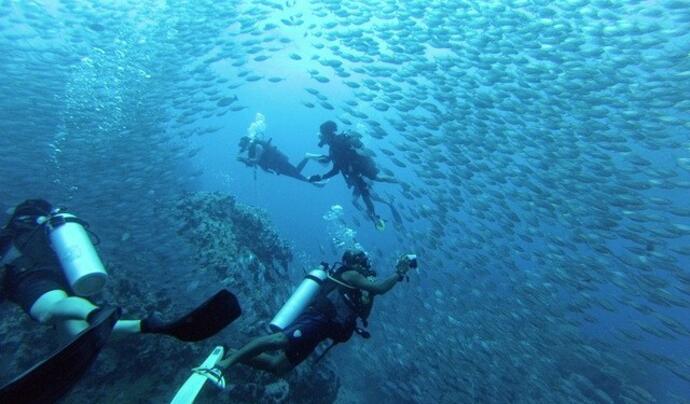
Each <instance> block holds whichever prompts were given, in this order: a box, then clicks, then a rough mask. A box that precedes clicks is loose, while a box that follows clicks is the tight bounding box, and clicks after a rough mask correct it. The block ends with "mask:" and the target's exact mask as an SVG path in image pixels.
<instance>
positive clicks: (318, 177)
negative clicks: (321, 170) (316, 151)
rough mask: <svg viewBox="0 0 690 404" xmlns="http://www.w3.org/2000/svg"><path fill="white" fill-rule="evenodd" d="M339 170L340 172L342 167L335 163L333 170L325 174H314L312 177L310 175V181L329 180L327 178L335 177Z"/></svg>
mask: <svg viewBox="0 0 690 404" xmlns="http://www.w3.org/2000/svg"><path fill="white" fill-rule="evenodd" d="M339 172H340V167H339V166H337V165H335V164H333V168H331V170H330V171H329V172H327V173H326V174H324V175H312V176H311V177H309V182H319V181H323V180H327V179H329V178H331V177H333V176H334V175H336V174H338V173H339Z"/></svg>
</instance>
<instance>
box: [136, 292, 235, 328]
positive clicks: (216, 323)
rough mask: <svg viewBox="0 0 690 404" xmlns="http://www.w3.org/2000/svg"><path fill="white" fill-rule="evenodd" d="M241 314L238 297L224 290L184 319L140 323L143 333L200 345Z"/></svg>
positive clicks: (155, 319)
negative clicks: (194, 342) (170, 337)
mask: <svg viewBox="0 0 690 404" xmlns="http://www.w3.org/2000/svg"><path fill="white" fill-rule="evenodd" d="M241 314H242V308H241V307H240V304H239V302H238V301H237V297H235V295H234V294H232V292H230V291H229V290H227V289H222V290H220V291H219V292H218V293H216V294H215V295H214V296H213V297H211V298H210V299H208V300H206V301H205V302H204V303H202V304H201V305H200V306H199V307H197V308H196V309H194V310H192V311H191V312H189V313H187V314H185V315H184V316H182V317H181V318H179V319H177V320H175V321H172V322H168V323H166V322H164V321H162V320H160V319H158V318H157V317H148V318H146V319H144V320H142V322H141V332H142V333H151V334H165V335H170V336H172V337H175V338H177V339H179V340H182V341H201V340H203V339H206V338H208V337H210V336H212V335H215V334H216V333H218V332H219V331H220V330H222V329H223V328H225V326H227V325H228V324H230V323H232V322H233V321H235V320H237V318H238V317H239V316H240V315H241Z"/></svg>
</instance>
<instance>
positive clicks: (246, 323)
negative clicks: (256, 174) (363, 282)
mask: <svg viewBox="0 0 690 404" xmlns="http://www.w3.org/2000/svg"><path fill="white" fill-rule="evenodd" d="M164 213H165V215H166V216H167V217H169V218H170V225H169V226H168V227H166V228H158V229H152V230H151V231H152V232H156V233H158V235H160V234H165V233H166V232H167V233H170V234H167V235H166V237H167V238H173V237H174V238H177V239H179V240H178V241H179V244H180V245H186V247H187V248H189V253H190V255H191V256H192V257H193V261H195V262H196V265H191V268H190V264H185V265H180V268H183V269H180V268H171V267H162V266H161V265H159V263H156V262H147V260H148V261H152V260H151V259H149V258H147V255H146V254H141V255H140V256H136V257H134V256H131V255H124V254H123V255H119V254H115V256H112V257H107V261H108V270H109V273H110V281H109V285H108V287H107V288H106V290H104V292H103V293H102V294H101V295H100V296H97V297H96V299H95V300H96V301H97V302H107V303H108V304H110V305H119V306H121V307H123V310H124V315H123V318H141V317H144V316H146V315H149V314H151V313H156V314H157V315H160V316H162V317H164V318H166V319H173V318H175V317H177V316H179V315H180V314H181V313H184V312H185V311H187V310H189V308H191V307H194V306H195V305H197V304H199V303H200V302H201V301H202V300H203V299H205V298H207V297H209V296H211V295H212V294H213V293H214V292H215V291H217V290H218V289H219V288H220V287H225V288H227V289H229V290H231V291H232V292H233V293H235V294H236V295H237V297H238V299H239V300H240V303H241V305H242V309H243V315H242V317H241V318H240V319H239V320H237V321H235V322H234V323H233V324H231V325H230V326H228V327H226V328H225V329H224V330H223V331H222V332H221V333H219V334H218V335H216V336H214V337H212V338H209V339H208V340H206V341H202V342H199V343H183V342H180V341H177V340H175V339H174V338H170V337H166V336H156V335H142V336H140V335H134V336H113V337H111V341H110V343H109V344H108V346H106V348H105V349H104V350H103V351H102V352H101V354H100V356H99V358H98V359H97V361H96V363H95V364H94V366H93V368H92V369H91V370H90V371H89V372H88V373H87V375H86V376H85V377H84V378H83V379H82V380H81V382H80V383H79V384H78V385H77V386H76V387H75V389H74V390H73V391H72V392H71V393H70V394H69V395H68V396H67V397H66V398H65V400H64V402H66V403H83V402H92V403H116V402H117V403H122V402H128V403H151V402H168V401H169V400H170V399H171V398H172V396H173V395H174V393H175V390H176V389H177V388H178V387H179V386H180V385H181V384H182V383H183V382H184V380H185V379H186V378H187V377H188V376H189V369H190V368H192V367H194V366H198V364H199V363H200V362H201V361H202V360H203V358H205V357H206V355H207V354H208V352H210V351H211V349H212V348H213V347H214V346H216V345H219V344H225V345H227V346H229V347H232V348H238V347H240V346H241V345H242V344H244V343H246V342H247V341H249V339H250V338H252V337H254V336H257V335H265V334H266V332H267V327H266V325H267V322H268V321H269V320H270V318H271V316H272V315H273V314H274V313H275V312H276V311H277V310H278V309H279V308H280V305H282V304H283V302H284V301H285V300H286V299H287V297H288V295H289V293H290V291H291V290H292V289H293V288H294V286H295V285H293V282H292V281H290V280H288V277H287V273H286V272H287V271H286V270H287V266H288V264H289V263H290V261H291V260H292V251H291V248H290V247H289V246H288V244H287V243H286V242H284V241H283V240H282V239H281V238H280V237H279V236H278V234H277V233H276V232H275V230H274V229H273V228H272V225H271V223H270V221H269V220H268V219H267V217H266V215H265V214H264V213H263V212H262V211H260V210H258V209H255V208H252V207H249V206H246V205H243V204H241V203H238V202H237V201H236V200H235V199H234V198H233V197H232V196H228V195H223V194H218V193H193V194H187V195H184V196H183V197H182V198H181V199H179V202H178V203H177V205H176V206H173V207H169V208H167V211H166V212H164ZM171 245H172V244H171ZM153 247H154V246H147V245H142V246H141V249H142V250H146V249H147V248H153ZM131 267H136V268H137V269H138V271H131V270H128V268H131ZM142 268H148V271H147V272H145V273H144V272H142ZM151 271H158V272H159V274H158V276H152V275H156V273H155V272H154V273H153V274H152V273H151ZM2 310H4V312H3V321H2V323H1V325H0V341H2V352H5V353H7V352H13V353H15V352H16V354H13V355H11V356H10V355H7V356H6V355H4V354H3V361H4V362H5V363H4V364H3V366H2V368H1V369H0V378H1V380H0V381H1V382H6V381H8V380H9V379H11V378H12V377H13V376H14V375H17V374H19V373H20V372H21V371H23V370H25V369H27V368H28V367H30V366H31V365H32V364H34V363H36V362H37V361H39V360H40V359H42V358H44V357H45V356H46V355H48V354H49V353H50V352H51V351H54V350H55V349H57V345H56V343H55V342H54V340H55V334H54V331H53V330H52V329H50V327H45V326H41V325H39V324H37V323H34V322H32V321H31V320H30V319H29V318H28V316H26V315H25V314H23V313H22V312H21V310H20V309H19V308H18V307H16V306H14V305H11V304H5V305H3V307H2ZM226 376H227V379H228V388H227V390H226V391H222V392H221V391H218V390H217V389H214V388H213V387H212V386H207V387H206V389H205V390H204V391H203V392H202V393H201V395H200V396H199V398H198V399H197V401H196V403H205V402H209V403H210V402H213V403H223V402H232V403H287V402H290V403H293V402H294V403H332V402H334V401H335V400H336V396H337V393H338V388H339V379H338V377H337V376H336V373H335V372H334V370H333V366H332V364H331V363H330V362H329V360H328V358H326V359H325V360H323V361H321V362H319V363H318V364H315V363H312V361H311V360H307V361H305V363H303V364H301V365H300V366H299V367H298V368H296V369H295V370H294V371H292V372H290V374H288V375H286V376H285V377H284V378H278V377H275V376H272V375H269V374H267V373H265V372H262V371H258V370H254V369H251V368H248V367H245V366H242V365H239V366H236V367H234V368H232V369H230V372H229V373H228V374H227V375H226Z"/></svg>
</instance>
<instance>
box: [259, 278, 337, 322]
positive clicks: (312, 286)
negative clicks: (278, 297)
mask: <svg viewBox="0 0 690 404" xmlns="http://www.w3.org/2000/svg"><path fill="white" fill-rule="evenodd" d="M326 279H328V273H327V272H326V271H324V270H323V269H315V270H313V271H311V272H309V273H308V274H307V275H306V276H305V277H304V280H303V281H302V283H300V285H299V286H298V287H297V289H296V290H295V292H294V293H293V294H292V296H290V298H289V299H288V300H287V302H285V304H284V305H283V307H281V308H280V310H279V311H278V313H277V314H276V315H275V317H273V320H271V322H270V324H269V327H271V330H272V331H274V332H278V331H282V330H283V329H285V327H287V326H288V325H290V324H291V323H292V322H293V321H295V319H296V318H297V317H298V316H299V315H300V314H302V312H303V311H304V309H306V308H307V306H309V304H310V303H311V302H312V300H314V297H316V295H317V294H318V293H319V289H320V288H321V285H322V284H323V283H324V282H325V281H326Z"/></svg>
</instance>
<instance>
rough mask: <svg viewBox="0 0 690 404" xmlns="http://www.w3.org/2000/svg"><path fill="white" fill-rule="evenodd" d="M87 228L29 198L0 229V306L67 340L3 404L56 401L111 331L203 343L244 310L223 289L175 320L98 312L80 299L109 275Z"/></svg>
mask: <svg viewBox="0 0 690 404" xmlns="http://www.w3.org/2000/svg"><path fill="white" fill-rule="evenodd" d="M86 227H88V225H87V224H86V223H85V222H83V221H82V220H81V219H79V218H77V217H75V216H74V215H72V214H69V213H67V212H64V211H63V210H61V209H55V208H53V206H52V205H51V204H50V203H49V202H47V201H45V200H42V199H29V200H26V201H24V202H22V203H21V204H19V205H17V206H16V207H15V208H14V210H13V212H12V215H11V217H10V218H9V219H8V220H7V222H6V224H5V225H4V226H3V227H2V228H0V277H1V278H2V282H1V288H0V301H2V299H4V298H7V299H8V300H9V301H12V302H14V303H16V304H18V305H19V306H20V307H21V308H22V309H24V311H25V312H26V313H27V314H28V315H29V316H30V317H31V318H32V319H34V320H36V321H37V322H39V323H42V324H50V325H52V326H53V327H55V328H56V329H57V330H58V333H59V337H60V339H62V340H63V341H64V342H65V343H64V344H63V345H62V347H61V348H60V349H59V350H58V351H57V352H55V353H54V354H52V355H50V356H49V357H48V358H46V359H44V360H42V361H40V362H39V363H38V364H36V365H35V366H33V367H32V368H30V369H29V370H27V371H26V372H24V373H22V374H20V375H19V376H17V377H16V378H15V379H14V380H12V381H11V382H9V383H7V384H5V385H4V386H2V387H1V388H0V402H55V401H57V400H58V399H59V398H60V397H62V396H64V395H65V394H66V393H67V392H68V391H69V390H70V389H71V388H72V386H74V385H75V384H76V383H77V382H78V381H79V379H80V378H81V376H82V375H83V374H84V373H85V372H86V371H87V370H88V368H89V366H90V365H91V363H92V362H93V361H94V360H95V359H96V357H97V355H98V352H99V351H100V350H101V348H102V347H103V346H104V345H105V344H106V343H107V340H108V337H109V336H110V332H111V331H113V332H118V333H123V334H143V333H151V334H165V335H169V336H172V337H175V338H177V339H180V340H183V341H199V340H202V339H205V338H208V337H210V336H212V335H214V334H216V333H217V332H218V331H220V330H221V329H223V328H224V327H225V326H226V325H228V324H229V323H230V322H232V321H233V320H235V319H236V318H237V317H239V315H240V313H241V310H240V307H239V304H238V302H237V299H236V298H235V296H234V295H233V294H232V293H230V292H229V291H227V290H225V289H223V290H221V291H220V292H218V293H216V295H214V296H213V297H212V298H210V299H208V300H207V301H206V302H204V303H203V304H202V305H200V306H198V307H197V308H196V309H194V310H192V311H191V312H189V313H187V314H186V315H184V316H182V317H181V318H180V319H178V320H176V321H172V322H164V321H162V320H160V319H159V318H158V317H155V316H150V317H147V318H145V319H143V320H120V319H119V317H120V314H121V310H120V309H119V308H116V307H108V306H100V307H99V306H96V305H95V304H93V303H92V302H91V301H89V300H87V299H86V298H84V297H82V296H79V295H77V294H78V293H81V294H82V295H91V294H93V293H98V292H99V291H100V289H101V287H102V286H103V283H104V281H105V279H104V277H105V276H106V275H105V271H104V269H103V266H102V263H101V262H100V259H99V258H98V256H97V253H96V252H95V250H94V246H93V244H92V242H91V236H90V234H88V233H87V232H86V230H85V229H86ZM101 275H102V277H101ZM94 279H102V281H98V280H96V281H95V282H94V281H93V280H94Z"/></svg>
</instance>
